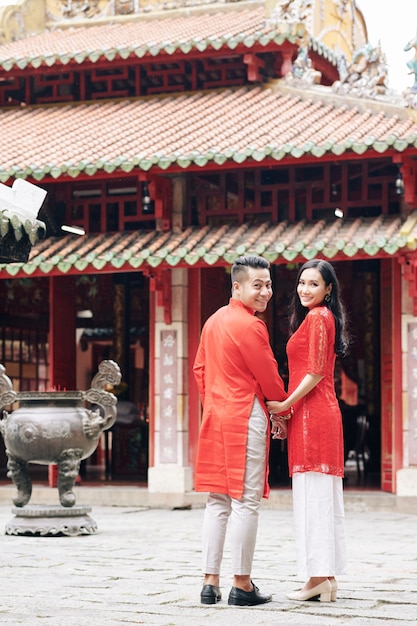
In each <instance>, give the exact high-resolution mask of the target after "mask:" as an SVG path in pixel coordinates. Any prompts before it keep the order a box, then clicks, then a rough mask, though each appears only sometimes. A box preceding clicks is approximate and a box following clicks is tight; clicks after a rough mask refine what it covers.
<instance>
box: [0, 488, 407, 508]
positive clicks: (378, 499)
mask: <svg viewBox="0 0 417 626" xmlns="http://www.w3.org/2000/svg"><path fill="white" fill-rule="evenodd" d="M74 493H75V496H76V503H77V504H87V505H91V506H129V507H132V506H133V507H151V508H172V509H173V508H176V509H181V508H190V507H192V508H201V507H204V505H205V502H206V497H207V496H206V494H205V493H196V492H194V491H192V492H188V493H184V494H180V493H150V492H149V491H148V489H147V487H139V486H137V485H130V484H129V485H120V484H117V485H109V484H105V485H103V484H99V483H98V484H95V485H85V484H82V485H80V486H76V487H75V489H74ZM15 494H16V488H15V487H14V485H12V484H10V485H8V484H5V485H0V505H7V504H10V506H13V502H12V498H13V497H14V496H15ZM344 501H345V509H346V512H349V511H402V512H407V513H417V498H404V497H402V498H400V497H398V496H396V495H395V494H392V493H385V492H383V491H380V490H367V489H358V490H355V489H347V490H345V492H344ZM30 504H37V505H39V504H48V505H59V499H58V491H57V489H56V488H53V487H48V486H47V485H37V484H35V485H34V486H33V492H32V497H31V499H30ZM262 507H264V508H269V509H272V508H276V509H285V510H290V509H291V508H292V495H291V490H290V489H273V490H272V491H271V495H270V497H269V499H268V500H262Z"/></svg>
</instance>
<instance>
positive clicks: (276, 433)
mask: <svg viewBox="0 0 417 626" xmlns="http://www.w3.org/2000/svg"><path fill="white" fill-rule="evenodd" d="M271 422H272V427H271V431H272V439H286V438H287V433H288V431H287V420H284V419H282V418H281V417H279V416H278V415H274V414H271Z"/></svg>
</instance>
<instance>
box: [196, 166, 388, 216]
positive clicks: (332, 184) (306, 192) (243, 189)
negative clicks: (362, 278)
mask: <svg viewBox="0 0 417 626" xmlns="http://www.w3.org/2000/svg"><path fill="white" fill-rule="evenodd" d="M396 174H397V170H396V167H395V165H393V164H392V162H391V161H390V160H389V159H379V160H375V161H373V162H363V161H355V162H348V163H340V164H325V165H300V166H295V167H281V168H269V169H265V168H259V169H252V170H243V171H242V170H233V171H230V172H224V171H222V172H220V173H216V174H198V175H197V174H192V175H190V176H189V178H188V181H189V193H188V208H189V214H188V217H189V220H190V223H192V224H221V223H225V222H230V221H234V222H238V223H240V224H241V223H244V222H247V221H249V220H251V221H265V220H270V221H272V222H277V221H282V220H288V221H290V222H295V221H299V220H302V219H307V220H316V219H327V218H332V217H334V215H335V211H336V209H339V211H341V212H342V213H343V215H344V216H345V217H356V216H376V215H380V214H394V213H399V211H400V202H399V198H398V195H396V193H395V178H396Z"/></svg>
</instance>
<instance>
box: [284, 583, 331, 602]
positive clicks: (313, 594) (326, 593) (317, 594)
mask: <svg viewBox="0 0 417 626" xmlns="http://www.w3.org/2000/svg"><path fill="white" fill-rule="evenodd" d="M332 592H333V587H332V584H331V582H330V580H324V581H323V582H322V583H320V584H319V585H316V586H315V587H312V588H311V589H305V590H304V589H300V591H294V592H293V593H287V594H286V596H287V598H288V599H289V600H298V601H299V602H306V601H307V600H319V601H320V602H330V601H331V598H332Z"/></svg>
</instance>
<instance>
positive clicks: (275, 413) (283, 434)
mask: <svg viewBox="0 0 417 626" xmlns="http://www.w3.org/2000/svg"><path fill="white" fill-rule="evenodd" d="M266 406H267V409H268V411H269V412H270V414H271V422H272V439H286V438H287V430H288V427H287V421H288V420H289V419H290V418H291V417H292V414H293V408H292V406H291V407H290V408H289V409H287V408H285V401H284V402H278V401H276V400H271V401H270V402H267V403H266Z"/></svg>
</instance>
